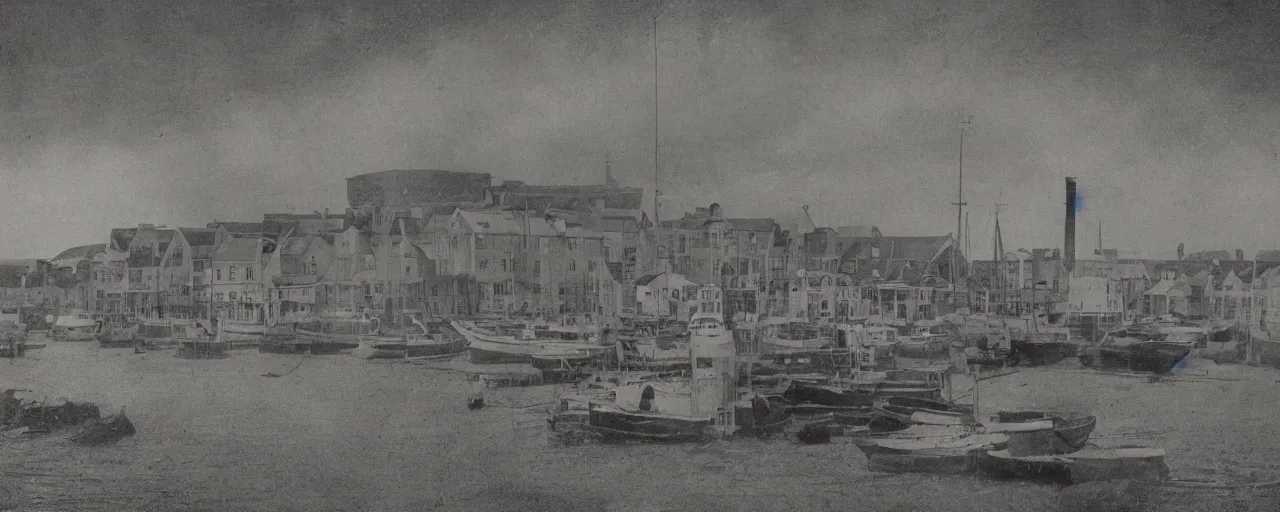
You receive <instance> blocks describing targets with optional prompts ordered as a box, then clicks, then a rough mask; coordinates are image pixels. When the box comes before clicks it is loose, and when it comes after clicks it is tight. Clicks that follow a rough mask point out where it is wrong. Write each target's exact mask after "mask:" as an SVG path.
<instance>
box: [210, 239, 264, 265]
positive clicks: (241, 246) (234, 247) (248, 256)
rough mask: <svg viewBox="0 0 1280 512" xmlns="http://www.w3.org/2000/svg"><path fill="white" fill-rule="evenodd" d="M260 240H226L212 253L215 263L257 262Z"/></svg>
mask: <svg viewBox="0 0 1280 512" xmlns="http://www.w3.org/2000/svg"><path fill="white" fill-rule="evenodd" d="M259 243H261V241H260V240H258V239H257V238H228V239H226V240H223V241H222V243H221V244H218V248H217V249H214V251H213V259H214V260H216V261H258V253H259V252H261V249H260V247H259V245H258V244H259Z"/></svg>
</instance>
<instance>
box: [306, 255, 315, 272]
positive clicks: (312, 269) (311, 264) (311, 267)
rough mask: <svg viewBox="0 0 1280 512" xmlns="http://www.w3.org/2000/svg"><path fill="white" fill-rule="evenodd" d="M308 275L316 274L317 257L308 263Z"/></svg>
mask: <svg viewBox="0 0 1280 512" xmlns="http://www.w3.org/2000/svg"><path fill="white" fill-rule="evenodd" d="M307 273H308V274H315V273H316V257H315V256H312V257H311V262H309V263H307Z"/></svg>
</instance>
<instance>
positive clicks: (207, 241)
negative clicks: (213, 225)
mask: <svg viewBox="0 0 1280 512" xmlns="http://www.w3.org/2000/svg"><path fill="white" fill-rule="evenodd" d="M178 232H179V233H182V238H185V239H186V240H187V245H190V246H191V248H192V249H195V248H197V247H213V246H214V245H215V244H217V242H218V230H216V229H209V228H178Z"/></svg>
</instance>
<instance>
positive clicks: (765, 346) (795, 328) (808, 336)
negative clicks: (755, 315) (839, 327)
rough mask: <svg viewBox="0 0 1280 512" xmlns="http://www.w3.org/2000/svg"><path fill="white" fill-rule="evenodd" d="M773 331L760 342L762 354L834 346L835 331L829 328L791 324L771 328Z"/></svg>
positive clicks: (797, 323)
mask: <svg viewBox="0 0 1280 512" xmlns="http://www.w3.org/2000/svg"><path fill="white" fill-rule="evenodd" d="M769 330H771V331H773V332H772V333H771V334H769V335H767V336H766V337H765V339H764V340H763V341H762V342H761V348H762V350H763V351H764V352H766V353H767V352H772V351H775V350H815V349H821V348H829V347H832V346H834V345H835V338H836V331H835V329H834V328H833V327H831V326H818V325H812V324H807V323H799V322H793V323H789V324H784V325H777V326H771V327H770V329H769Z"/></svg>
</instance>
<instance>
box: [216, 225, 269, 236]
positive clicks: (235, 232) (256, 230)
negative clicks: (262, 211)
mask: <svg viewBox="0 0 1280 512" xmlns="http://www.w3.org/2000/svg"><path fill="white" fill-rule="evenodd" d="M207 227H209V228H214V229H216V228H218V227H222V228H225V229H226V230H227V233H230V234H231V236H244V235H261V234H262V232H263V223H261V222H210V223H209V224H208V226H207Z"/></svg>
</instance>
